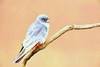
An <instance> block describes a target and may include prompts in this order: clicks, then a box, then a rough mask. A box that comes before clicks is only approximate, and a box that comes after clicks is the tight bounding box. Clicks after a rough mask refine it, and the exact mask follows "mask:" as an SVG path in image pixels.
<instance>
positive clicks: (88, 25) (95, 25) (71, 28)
mask: <svg viewBox="0 0 100 67" xmlns="http://www.w3.org/2000/svg"><path fill="white" fill-rule="evenodd" d="M95 27H100V23H95V24H86V25H75V24H73V25H69V26H65V27H64V28H62V29H61V30H60V31H58V32H57V33H55V34H54V35H53V36H51V37H50V38H49V39H47V40H46V42H45V43H44V44H43V45H41V46H40V47H39V48H37V49H36V50H31V51H30V52H29V53H28V54H27V55H26V56H25V57H24V58H23V61H22V67H25V66H26V63H27V61H28V60H29V59H30V58H31V57H32V56H33V55H34V54H35V53H37V52H38V51H40V50H42V49H44V48H45V47H46V46H48V45H49V44H50V43H52V42H53V41H54V40H56V39H57V38H59V37H60V36H61V35H63V34H64V33H66V32H68V31H71V30H85V29H91V28H95Z"/></svg>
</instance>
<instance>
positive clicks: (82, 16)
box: [0, 0, 100, 67]
mask: <svg viewBox="0 0 100 67" xmlns="http://www.w3.org/2000/svg"><path fill="white" fill-rule="evenodd" d="M39 14H47V15H48V16H49V17H50V32H49V36H48V38H49V37H50V36H52V35H53V34H54V33H56V32H57V31H59V30H60V29H61V28H63V27H64V26H66V25H70V24H92V23H98V22H100V0H0V67H21V62H20V63H19V64H14V63H13V60H14V58H15V57H16V55H17V54H18V51H19V50H20V48H21V44H22V41H23V39H24V37H25V34H26V31H27V28H28V26H29V25H30V24H31V23H32V22H34V21H35V19H36V17H37V16H38V15H39ZM26 67H100V28H94V29H91V30H78V31H76V30H74V31H70V32H67V33H65V34H64V35H62V36H61V37H60V38H58V39H57V40H55V41H54V42H52V43H51V44H50V45H49V46H48V47H47V48H46V49H44V50H42V51H40V52H38V53H37V54H35V55H34V56H33V57H32V58H31V59H30V60H29V61H28V63H27V66H26Z"/></svg>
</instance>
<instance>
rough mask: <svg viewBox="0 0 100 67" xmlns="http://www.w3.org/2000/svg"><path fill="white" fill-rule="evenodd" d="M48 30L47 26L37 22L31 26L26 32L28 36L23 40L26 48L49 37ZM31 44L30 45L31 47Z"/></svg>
mask: <svg viewBox="0 0 100 67" xmlns="http://www.w3.org/2000/svg"><path fill="white" fill-rule="evenodd" d="M47 34H48V31H47V28H46V26H44V25H42V24H36V23H34V24H33V25H31V26H30V28H29V29H28V32H27V34H26V38H25V39H24V41H23V46H24V48H27V47H29V46H30V45H31V46H35V45H36V43H38V42H40V43H44V42H45V38H46V37H47ZM31 46H30V47H31Z"/></svg>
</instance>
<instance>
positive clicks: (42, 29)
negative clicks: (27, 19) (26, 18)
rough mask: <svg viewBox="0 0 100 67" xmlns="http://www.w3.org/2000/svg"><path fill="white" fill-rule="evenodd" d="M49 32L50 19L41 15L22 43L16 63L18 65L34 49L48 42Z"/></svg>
mask: <svg viewBox="0 0 100 67" xmlns="http://www.w3.org/2000/svg"><path fill="white" fill-rule="evenodd" d="M48 31H49V17H48V16H47V15H44V14H41V15H39V16H38V17H37V19H36V20H35V22H34V23H32V24H31V25H30V26H29V28H28V31H27V33H26V36H25V39H24V40H23V42H22V48H21V50H20V51H19V53H18V55H17V57H16V58H15V60H14V63H18V62H19V61H21V59H22V58H23V57H24V56H25V55H26V54H27V53H28V52H29V51H30V50H32V49H36V48H37V47H39V46H40V45H42V44H43V43H44V42H45V41H46V37H47V35H48Z"/></svg>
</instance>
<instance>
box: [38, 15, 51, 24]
mask: <svg viewBox="0 0 100 67" xmlns="http://www.w3.org/2000/svg"><path fill="white" fill-rule="evenodd" d="M37 21H38V22H43V23H49V17H48V16H47V15H45V14H41V15H39V16H38V17H37Z"/></svg>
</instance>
